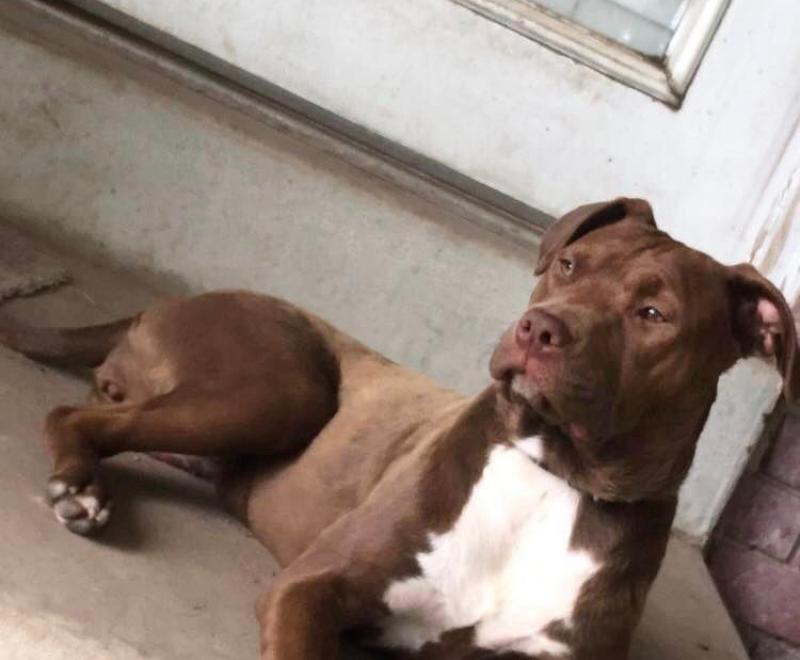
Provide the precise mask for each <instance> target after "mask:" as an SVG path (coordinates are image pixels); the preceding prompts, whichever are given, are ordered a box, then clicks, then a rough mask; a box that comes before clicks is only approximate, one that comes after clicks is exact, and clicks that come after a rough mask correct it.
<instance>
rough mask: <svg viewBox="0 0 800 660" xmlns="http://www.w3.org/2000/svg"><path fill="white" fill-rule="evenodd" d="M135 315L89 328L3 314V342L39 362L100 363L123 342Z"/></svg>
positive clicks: (66, 364)
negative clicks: (35, 324)
mask: <svg viewBox="0 0 800 660" xmlns="http://www.w3.org/2000/svg"><path fill="white" fill-rule="evenodd" d="M135 318H136V317H131V318H126V319H121V320H119V321H113V322H111V323H105V324H103V325H94V326H88V327H85V328H37V327H33V326H29V325H27V324H25V323H21V322H20V321H17V320H16V319H12V318H11V317H10V316H8V315H6V314H0V344H4V345H5V346H8V347H9V348H11V349H13V350H15V351H18V352H19V353H22V354H23V355H27V356H28V357H29V358H32V359H34V360H37V361H39V362H47V363H51V364H55V365H58V366H64V367H79V366H80V367H96V366H98V365H100V364H102V363H103V361H104V360H105V359H106V356H107V355H108V354H109V353H110V352H111V350H112V349H113V348H114V347H115V346H116V345H117V344H118V343H119V341H120V340H121V339H122V337H123V335H124V334H125V333H126V332H127V330H128V328H129V327H130V325H131V323H133V321H134V320H135Z"/></svg>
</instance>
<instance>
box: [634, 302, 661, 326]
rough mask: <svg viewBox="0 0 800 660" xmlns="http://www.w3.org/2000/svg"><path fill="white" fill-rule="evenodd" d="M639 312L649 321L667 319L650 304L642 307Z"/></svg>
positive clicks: (656, 321) (641, 316) (640, 315)
mask: <svg viewBox="0 0 800 660" xmlns="http://www.w3.org/2000/svg"><path fill="white" fill-rule="evenodd" d="M637 314H638V315H639V317H640V318H642V319H644V320H645V321H649V322H650V323H664V322H665V321H666V320H667V319H665V318H664V315H663V314H662V313H661V312H659V311H658V310H657V309H656V308H655V307H652V306H650V305H648V306H647V307H642V308H641V309H640V310H639V311H638V312H637Z"/></svg>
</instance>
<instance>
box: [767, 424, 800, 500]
mask: <svg viewBox="0 0 800 660" xmlns="http://www.w3.org/2000/svg"><path fill="white" fill-rule="evenodd" d="M764 471H765V472H766V473H767V474H769V475H770V476H772V477H775V478H776V479H778V480H780V481H782V482H783V483H785V484H788V485H789V486H791V487H792V488H796V489H798V490H800V415H797V414H795V415H789V416H787V417H786V421H784V423H783V428H782V429H781V432H780V434H779V435H778V439H777V440H776V442H775V445H774V446H773V448H772V451H770V452H769V455H768V456H767V458H766V461H765V464H764Z"/></svg>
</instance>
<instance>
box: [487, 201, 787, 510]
mask: <svg viewBox="0 0 800 660" xmlns="http://www.w3.org/2000/svg"><path fill="white" fill-rule="evenodd" d="M535 273H536V274H537V275H539V276H541V277H540V279H539V281H538V283H537V285H536V288H535V289H534V291H533V294H532V295H531V298H530V303H529V306H528V309H527V310H526V311H525V313H524V314H523V315H522V317H521V318H520V319H519V320H518V321H517V322H516V323H514V324H513V325H512V327H511V328H509V329H508V331H507V332H506V333H505V334H504V336H503V337H502V339H501V340H500V343H499V344H498V346H497V348H496V349H495V352H494V355H493V356H492V360H491V367H490V368H491V372H492V376H493V377H494V378H495V379H496V380H497V381H498V382H499V383H500V384H501V388H502V390H503V391H504V392H505V393H506V394H507V395H508V396H509V397H510V398H511V399H512V400H514V401H516V402H518V403H520V404H521V405H522V406H523V407H524V408H526V409H527V410H529V411H533V412H535V413H536V417H537V418H542V419H544V420H545V421H546V422H548V423H549V424H551V425H552V426H554V427H559V428H560V429H561V431H562V432H563V434H562V436H563V442H561V443H552V442H550V443H549V444H548V446H547V460H548V461H550V462H551V463H552V464H554V467H557V468H558V469H560V470H561V471H563V472H565V473H567V475H568V476H569V477H570V478H571V479H572V480H573V481H575V482H578V483H579V484H580V485H581V486H583V487H584V488H586V489H587V490H589V491H590V492H592V493H594V494H595V495H596V496H598V497H602V498H607V499H639V498H641V497H647V496H659V495H665V494H671V493H674V492H675V491H677V488H678V486H679V485H680V482H681V481H682V480H683V477H684V476H685V474H686V471H687V470H688V467H689V464H690V463H691V459H692V457H693V454H694V446H695V442H696V440H697V437H698V435H699V433H700V431H701V429H702V427H703V424H704V423H705V419H706V416H707V414H708V411H709V408H710V407H711V404H712V403H713V401H714V398H715V396H716V389H717V381H718V379H719V376H720V375H721V374H722V373H723V372H725V371H726V370H727V369H729V368H730V367H731V366H732V365H733V364H734V363H735V362H736V361H737V360H738V359H739V358H741V357H746V356H750V355H762V356H766V357H774V359H775V362H776V365H777V367H778V369H779V370H780V371H781V374H782V375H783V379H784V391H785V393H786V395H787V396H789V397H790V398H791V397H795V396H797V395H798V394H800V359H798V346H797V335H796V331H795V325H794V321H793V318H792V314H791V311H790V309H789V306H788V305H787V303H786V301H785V300H784V298H783V296H782V295H781V293H780V292H779V291H778V290H777V289H776V288H775V287H774V286H773V285H772V284H771V283H770V282H769V281H768V280H767V279H765V278H764V277H762V276H761V275H760V274H759V273H758V272H757V271H756V270H755V269H754V268H752V267H751V266H749V265H739V266H733V267H728V266H724V265H722V264H720V263H718V262H717V261H715V260H714V259H712V258H711V257H709V256H708V255H705V254H703V253H701V252H697V251H695V250H692V249H690V248H688V247H686V246H685V245H683V244H681V243H679V242H677V241H675V240H673V239H672V238H670V237H669V236H668V235H667V234H665V233H664V232H662V231H659V230H658V228H657V227H656V224H655V221H654V219H653V214H652V210H651V208H650V205H649V204H648V203H647V202H645V201H643V200H637V199H625V198H621V199H617V200H614V201H611V202H606V203H599V204H590V205H588V206H582V207H580V208H578V209H575V210H574V211H572V212H570V213H568V214H567V215H565V216H564V217H563V218H561V219H560V220H559V221H558V222H556V223H555V224H554V225H553V226H552V227H551V228H550V229H549V230H548V231H547V233H546V234H545V236H544V237H543V240H542V245H541V251H540V257H539V262H538V265H537V266H536V271H535Z"/></svg>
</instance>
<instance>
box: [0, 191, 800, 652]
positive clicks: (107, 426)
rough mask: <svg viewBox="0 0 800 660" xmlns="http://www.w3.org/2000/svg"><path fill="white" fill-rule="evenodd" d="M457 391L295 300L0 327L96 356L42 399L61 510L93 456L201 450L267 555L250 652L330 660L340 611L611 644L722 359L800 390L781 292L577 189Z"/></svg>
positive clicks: (57, 355) (82, 484)
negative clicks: (747, 360) (98, 321)
mask: <svg viewBox="0 0 800 660" xmlns="http://www.w3.org/2000/svg"><path fill="white" fill-rule="evenodd" d="M536 274H537V275H540V276H541V279H540V280H539V282H538V284H537V286H536V288H535V290H534V292H533V295H532V296H531V299H530V303H529V305H528V307H527V309H526V310H525V312H524V313H523V315H522V317H521V318H520V319H519V321H517V322H516V323H515V324H514V325H513V326H512V327H511V328H509V330H508V331H507V332H506V333H505V335H503V337H502V339H501V340H500V342H499V344H498V346H497V348H496V350H495V353H494V355H493V357H492V360H491V374H492V378H493V382H492V383H491V384H490V385H489V386H488V387H487V388H486V390H485V391H483V392H482V393H481V394H479V395H478V396H476V397H474V398H465V397H463V396H460V395H458V394H456V393H454V392H451V391H448V390H446V389H442V388H441V387H438V386H437V385H436V384H434V383H432V382H430V381H429V380H427V379H426V378H424V377H422V376H420V375H417V374H415V373H411V372H409V371H407V370H406V369H404V368H402V367H400V366H398V365H397V364H394V363H392V362H391V361H389V360H387V359H385V358H384V357H382V356H381V355H379V354H377V353H375V352H374V351H372V350H370V349H369V348H367V347H365V346H364V345H362V344H360V343H359V342H357V341H355V340H354V339H352V338H350V337H348V336H346V335H345V334H343V333H341V332H339V331H337V330H336V329H334V328H333V327H331V326H330V325H329V324H328V323H326V322H325V321H323V320H321V319H319V318H317V317H316V316H314V315H312V314H310V313H308V312H305V311H303V310H300V309H298V308H296V307H293V306H292V305H290V304H288V303H286V302H283V301H280V300H277V299H275V298H270V297H267V296H263V295H258V294H255V293H246V292H219V293H209V294H205V295H200V296H196V297H192V298H183V299H177V300H170V301H167V302H164V303H161V304H158V305H156V306H154V307H152V308H150V309H148V310H146V311H144V312H143V313H142V314H140V315H139V316H137V317H136V318H134V319H129V320H125V321H120V322H117V323H112V324H109V325H107V326H102V327H94V328H84V329H71V330H66V329H60V330H53V329H34V328H28V327H22V326H20V325H18V324H16V323H14V322H12V321H10V320H8V319H6V320H5V321H4V322H3V323H2V324H0V339H2V341H3V342H4V343H6V344H7V345H9V346H11V347H13V348H15V349H17V350H19V351H21V352H23V353H25V354H27V355H29V356H31V357H33V358H37V359H41V360H49V361H56V362H61V363H69V364H85V365H91V366H96V367H97V369H96V370H95V388H94V397H93V402H92V403H91V404H90V405H88V406H82V407H70V408H65V407H62V408H57V409H55V410H54V411H53V412H52V413H51V414H50V415H49V417H48V420H47V439H48V442H49V446H50V448H51V450H52V452H53V457H54V470H53V475H52V478H51V479H50V481H49V483H48V486H47V492H48V495H49V498H50V501H51V502H52V504H53V509H54V511H55V514H56V516H57V518H58V519H59V520H60V521H61V522H62V523H64V524H65V525H66V526H67V527H68V528H69V529H71V530H72V531H75V532H78V533H89V532H92V531H93V530H95V529H96V528H99V527H100V526H102V525H103V524H104V523H105V522H106V520H107V519H108V516H109V503H108V499H107V497H106V495H105V494H104V491H103V489H102V487H101V485H100V482H99V480H98V475H97V471H98V463H99V461H100V460H101V459H102V458H104V457H107V456H111V455H112V454H116V453H118V452H122V451H142V452H167V453H174V454H185V455H199V456H203V457H206V460H208V461H213V464H214V465H215V466H216V474H217V477H218V478H217V481H218V484H219V490H220V493H221V495H222V497H223V498H224V500H225V501H226V502H227V503H228V504H229V505H230V506H231V507H232V508H233V509H234V511H235V512H237V513H238V514H239V515H240V516H241V517H242V518H243V519H244V520H245V521H246V523H247V524H248V525H249V526H250V528H251V529H252V530H253V532H254V533H255V535H256V536H257V537H258V538H259V539H260V540H261V541H262V542H263V543H264V544H265V545H266V546H267V547H268V548H269V549H270V550H271V551H272V552H273V554H274V555H275V557H276V558H277V559H278V560H279V561H280V563H281V564H282V565H283V567H284V569H283V571H282V573H281V574H280V575H279V576H278V578H277V579H276V580H275V581H274V583H273V584H272V586H271V588H270V590H269V592H268V593H267V594H265V595H264V597H263V598H262V599H261V601H260V603H259V606H258V608H257V611H258V617H259V620H260V623H261V628H262V637H261V638H262V658H263V660H312V659H319V660H331V659H333V658H336V657H337V655H338V653H339V648H340V640H341V639H342V637H343V636H344V635H348V636H350V637H355V638H357V639H358V640H359V641H360V642H361V643H363V644H366V645H369V646H373V647H375V648H382V649H388V650H391V651H392V652H393V653H394V655H393V657H407V658H426V659H433V658H447V659H459V658H470V659H473V660H474V659H478V658H509V659H510V658H535V659H537V660H556V659H563V660H567V659H569V660H623V658H625V656H626V654H627V651H628V647H629V643H630V639H631V634H632V631H633V629H634V627H635V625H636V623H637V620H638V618H639V615H640V612H641V610H642V606H643V603H644V600H645V596H646V594H647V591H648V588H649V587H650V584H651V583H652V581H653V579H654V577H655V575H656V572H657V571H658V568H659V564H660V562H661V559H662V557H663V554H664V550H665V545H666V543H667V537H668V535H669V531H670V526H671V523H672V519H673V515H674V512H675V505H676V498H677V492H678V488H679V486H680V484H681V482H682V480H683V479H684V477H685V475H686V472H687V470H688V469H689V465H690V463H691V461H692V456H693V454H694V450H695V443H696V441H697V438H698V435H699V434H700V431H701V429H702V428H703V425H704V422H705V420H706V417H707V415H708V411H709V408H710V407H711V404H712V403H713V401H714V398H715V395H716V389H717V380H718V378H719V376H720V374H722V373H723V372H724V371H726V370H727V369H728V368H730V367H731V366H732V365H733V364H734V363H735V362H736V361H737V360H738V359H739V358H741V357H744V356H749V355H753V354H761V355H765V356H774V357H775V359H776V363H777V366H778V368H779V369H780V371H781V373H782V374H783V378H784V382H785V392H786V394H787V396H793V395H796V394H798V392H800V361H798V359H797V351H798V348H797V337H796V332H795V327H794V323H793V320H792V316H791V313H790V310H789V308H788V306H787V304H786V301H785V300H784V299H783V297H782V296H781V294H780V293H779V292H778V290H777V289H776V288H775V287H774V286H772V285H771V284H770V283H769V282H768V281H767V280H766V279H764V278H763V277H762V276H760V275H759V274H758V273H757V272H756V271H755V270H754V269H753V268H751V267H749V266H747V265H742V266H735V267H726V266H723V265H721V264H719V263H717V262H716V261H714V260H713V259H712V258H710V257H708V256H706V255H704V254H701V253H699V252H696V251H694V250H691V249H689V248H688V247H686V246H684V245H682V244H680V243H678V242H676V241H674V240H672V239H671V238H670V237H669V236H667V235H666V234H665V233H663V232H661V231H659V230H658V229H657V228H656V225H655V222H654V221H653V216H652V212H651V209H650V206H649V205H648V204H647V203H646V202H644V201H641V200H634V199H618V200H615V201H611V202H608V203H600V204H591V205H588V206H583V207H580V208H578V209H576V210H574V211H572V212H571V213H569V214H567V215H566V216H565V217H563V218H561V220H559V221H558V222H557V223H556V224H555V225H553V227H552V228H551V229H550V230H549V231H548V232H547V234H546V235H545V237H544V239H543V241H542V248H541V254H540V256H539V262H538V265H537V266H536Z"/></svg>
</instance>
